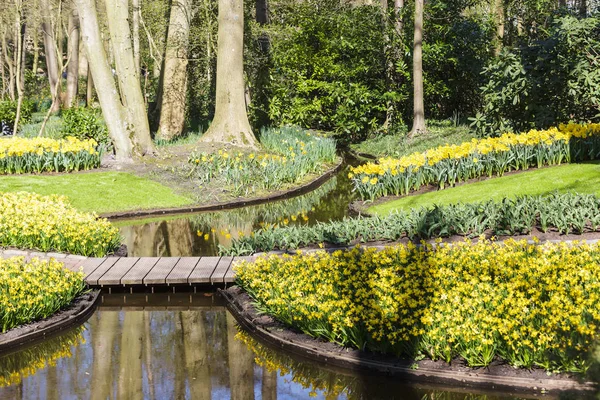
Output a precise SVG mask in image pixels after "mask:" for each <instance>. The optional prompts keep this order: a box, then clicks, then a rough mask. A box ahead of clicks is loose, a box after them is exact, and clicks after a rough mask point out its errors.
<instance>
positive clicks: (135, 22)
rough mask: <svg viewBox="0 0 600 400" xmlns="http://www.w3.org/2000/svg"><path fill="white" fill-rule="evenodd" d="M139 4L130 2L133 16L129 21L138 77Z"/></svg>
mask: <svg viewBox="0 0 600 400" xmlns="http://www.w3.org/2000/svg"><path fill="white" fill-rule="evenodd" d="M140 2H141V0H132V2H131V5H132V8H133V16H132V19H131V30H132V36H133V62H134V65H135V71H136V74H137V75H138V79H139V75H140V71H141V69H140V68H141V67H140V65H141V64H140V12H141V11H140Z"/></svg>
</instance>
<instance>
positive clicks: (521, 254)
mask: <svg viewBox="0 0 600 400" xmlns="http://www.w3.org/2000/svg"><path fill="white" fill-rule="evenodd" d="M236 282H237V284H238V285H240V286H241V287H242V288H243V289H244V290H245V291H246V292H247V293H248V294H249V295H250V296H251V297H252V298H253V300H254V301H255V302H256V304H257V307H258V309H259V311H262V312H265V313H268V314H269V315H272V316H274V317H275V318H277V319H278V320H280V321H281V322H283V323H284V324H286V325H288V326H291V327H294V328H296V329H299V330H301V331H302V332H305V333H307V334H309V335H312V336H314V337H320V338H324V339H326V340H328V341H331V342H335V343H338V344H340V345H342V346H352V347H355V348H358V349H366V350H369V351H373V352H381V353H388V354H394V355H396V356H407V357H411V358H419V357H423V356H426V357H429V358H431V359H433V360H444V361H446V362H450V361H451V360H453V359H454V358H456V357H462V358H463V359H464V360H465V361H466V362H467V364H468V365H469V366H472V367H476V366H486V365H489V364H490V363H491V362H492V360H494V359H495V358H497V357H499V358H501V359H503V360H506V362H508V363H509V364H510V365H512V366H515V367H524V368H532V367H534V366H537V367H541V368H544V369H546V370H549V371H568V372H580V373H583V372H585V371H586V370H587V369H588V368H589V366H590V361H589V359H588V352H589V350H590V349H591V348H592V346H593V344H594V342H595V341H596V339H597V338H598V328H599V327H600V248H599V247H598V245H588V244H584V243H575V244H573V245H569V244H564V243H563V244H550V243H546V244H543V245H542V244H528V243H527V242H526V241H514V240H508V241H506V242H504V243H503V244H501V243H495V242H490V241H480V242H478V243H470V242H469V241H465V242H461V243H456V244H454V245H452V246H432V245H426V244H423V245H422V246H415V245H413V244H409V245H407V246H396V247H388V248H386V249H384V250H382V251H377V250H375V249H364V250H363V249H359V248H355V249H353V250H351V251H336V252H334V253H332V254H329V253H325V252H318V253H313V254H306V255H304V254H299V255H295V256H286V255H284V256H283V257H278V256H271V257H268V258H259V259H258V260H257V261H256V262H254V263H248V262H243V263H241V264H239V265H238V266H237V269H236Z"/></svg>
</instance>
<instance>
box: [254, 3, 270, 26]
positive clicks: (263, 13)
mask: <svg viewBox="0 0 600 400" xmlns="http://www.w3.org/2000/svg"><path fill="white" fill-rule="evenodd" d="M268 10H269V7H268V2H267V0H256V22H258V23H259V24H260V25H266V24H268V23H269V13H268Z"/></svg>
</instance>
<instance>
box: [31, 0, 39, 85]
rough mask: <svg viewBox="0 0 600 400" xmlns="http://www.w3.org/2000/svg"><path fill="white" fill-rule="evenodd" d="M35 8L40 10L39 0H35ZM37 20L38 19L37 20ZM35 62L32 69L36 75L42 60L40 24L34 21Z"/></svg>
mask: <svg viewBox="0 0 600 400" xmlns="http://www.w3.org/2000/svg"><path fill="white" fill-rule="evenodd" d="M33 9H34V10H35V11H36V12H37V11H38V0H33ZM35 21H36V22H37V20H35ZM33 27H34V28H33V33H32V35H31V36H32V40H33V64H32V65H31V71H32V72H33V74H34V75H36V74H37V69H38V64H39V62H40V35H39V25H38V24H37V23H35V22H34V23H33Z"/></svg>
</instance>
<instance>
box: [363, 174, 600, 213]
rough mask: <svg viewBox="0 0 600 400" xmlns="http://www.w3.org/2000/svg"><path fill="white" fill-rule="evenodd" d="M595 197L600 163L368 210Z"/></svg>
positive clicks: (441, 192)
mask: <svg viewBox="0 0 600 400" xmlns="http://www.w3.org/2000/svg"><path fill="white" fill-rule="evenodd" d="M555 190H557V191H559V192H567V191H573V192H578V193H592V194H595V195H597V196H600V162H591V163H585V164H569V165H561V166H558V167H550V168H544V169H539V170H534V171H527V172H522V173H519V174H514V175H509V176H503V177H501V178H492V179H489V180H486V181H482V182H476V183H472V184H467V185H462V186H458V187H454V188H450V189H445V190H439V191H435V192H429V193H424V194H420V195H414V196H405V197H402V198H399V199H396V200H392V201H389V202H385V203H381V204H378V205H375V206H372V207H370V208H369V209H368V212H369V213H371V214H379V215H386V214H388V213H390V212H392V211H394V210H400V209H410V208H415V207H422V206H425V207H429V206H432V205H434V204H437V205H445V204H452V203H460V202H462V203H474V202H479V201H485V200H490V199H493V200H500V199H502V198H504V197H514V196H518V195H526V194H528V195H541V194H547V193H551V192H553V191H555Z"/></svg>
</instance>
